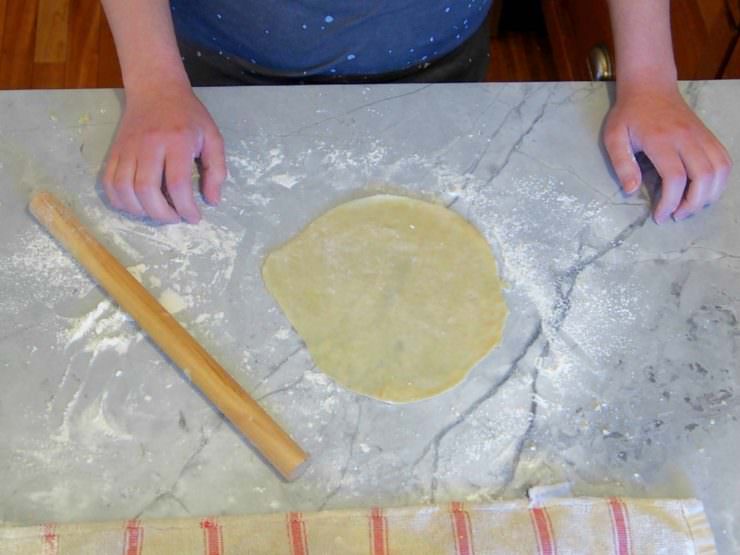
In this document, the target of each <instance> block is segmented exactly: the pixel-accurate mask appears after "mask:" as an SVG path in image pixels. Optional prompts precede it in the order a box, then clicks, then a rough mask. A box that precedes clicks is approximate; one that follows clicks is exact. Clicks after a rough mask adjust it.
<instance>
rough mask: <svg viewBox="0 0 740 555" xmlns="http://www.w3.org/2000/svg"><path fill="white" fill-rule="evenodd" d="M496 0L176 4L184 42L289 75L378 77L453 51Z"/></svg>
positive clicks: (183, 0)
mask: <svg viewBox="0 0 740 555" xmlns="http://www.w3.org/2000/svg"><path fill="white" fill-rule="evenodd" d="M490 5H491V0H462V1H460V0H407V1H405V2H398V0H396V1H391V0H375V1H370V0H356V1H352V2H336V1H331V0H311V1H305V2H295V1H286V0H274V1H270V2H262V1H258V0H209V1H203V0H172V2H171V6H172V14H173V19H174V22H175V29H176V31H177V35H178V37H179V38H180V39H181V40H184V41H187V42H189V43H191V44H195V45H200V46H202V47H203V48H205V49H209V50H211V51H215V52H219V53H220V54H222V55H224V56H229V55H231V56H235V57H239V58H241V59H243V60H249V61H250V62H251V63H253V64H255V65H257V66H259V67H262V68H265V69H266V70H267V72H269V73H273V74H275V73H276V74H282V75H286V76H289V75H348V76H350V75H367V74H369V75H372V74H379V73H386V72H391V71H398V70H404V69H407V68H411V67H414V66H418V65H421V64H424V63H427V62H429V61H432V60H434V59H436V58H439V57H441V56H444V55H445V54H447V53H449V52H451V51H452V50H454V49H455V48H456V47H458V46H459V45H460V44H462V43H463V42H464V41H465V40H466V39H467V38H469V37H470V36H471V35H472V34H473V33H474V32H475V31H476V30H477V29H478V28H479V26H480V25H482V24H483V23H484V20H485V17H486V14H487V12H488V9H489V8H490Z"/></svg>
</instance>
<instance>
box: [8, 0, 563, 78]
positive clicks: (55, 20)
mask: <svg viewBox="0 0 740 555" xmlns="http://www.w3.org/2000/svg"><path fill="white" fill-rule="evenodd" d="M491 58H492V63H491V67H490V69H489V72H488V75H487V78H488V80H489V81H551V80H555V79H557V72H556V70H555V65H554V62H553V58H552V55H551V54H550V52H549V48H548V44H547V38H546V37H545V36H543V33H542V32H541V31H539V32H538V31H518V30H517V31H506V30H502V31H501V32H500V33H499V35H498V36H497V37H494V38H493V39H492V40H491ZM121 84H122V82H121V73H120V68H119V66H118V58H117V56H116V51H115V47H114V44H113V37H112V36H111V33H110V29H109V27H108V24H107V22H106V20H105V16H104V14H103V10H102V8H101V6H100V1H99V0H0V89H58V88H96V87H120V86H121Z"/></svg>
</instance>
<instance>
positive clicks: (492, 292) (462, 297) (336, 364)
mask: <svg viewBox="0 0 740 555" xmlns="http://www.w3.org/2000/svg"><path fill="white" fill-rule="evenodd" d="M262 275H263V278H264V281H265V284H266V285H267V288H268V290H269V291H270V293H271V294H272V295H273V296H274V297H275V299H276V300H277V302H278V303H279V305H280V307H281V308H282V309H283V311H284V312H285V314H286V316H287V317H288V319H289V320H290V322H291V323H292V325H293V327H294V328H295V329H296V331H297V332H298V333H299V334H300V336H301V337H302V338H303V340H304V341H305V343H306V345H307V346H308V350H309V352H310V354H311V356H312V358H313V360H314V362H315V364H316V366H317V367H318V368H319V369H320V370H321V371H323V372H324V373H326V374H328V375H329V376H330V377H332V378H333V379H335V380H336V381H337V382H338V383H339V384H341V385H343V386H344V387H347V388H348V389H351V390H352V391H355V392H357V393H361V394H363V395H368V396H370V397H374V398H377V399H381V400H384V401H392V402H408V401H416V400H420V399H424V398H427V397H431V396H433V395H436V394H438V393H440V392H442V391H444V390H446V389H448V388H450V387H452V386H453V385H455V384H457V383H458V382H460V381H461V380H462V379H463V378H464V377H465V375H466V374H467V373H468V371H469V370H470V369H471V368H472V367H473V366H474V365H475V364H476V363H477V362H478V361H479V360H480V359H481V358H483V356H485V355H486V353H488V352H489V351H490V350H491V348H493V347H494V346H495V345H496V344H498V342H499V341H500V339H501V333H502V329H503V325H504V321H505V319H506V315H507V309H506V304H505V302H504V297H503V294H502V291H501V289H502V283H501V280H500V279H499V277H498V273H497V270H496V261H495V259H494V257H493V254H492V252H491V248H490V246H489V245H488V243H487V242H486V240H485V238H484V237H483V236H482V235H481V234H480V232H479V231H478V230H477V229H476V228H475V227H473V226H472V225H471V224H470V223H468V222H467V221H466V220H465V219H464V218H463V217H462V216H460V215H459V214H457V213H456V212H453V211H452V210H449V209H447V208H444V207H442V206H439V205H436V204H432V203H430V202H425V201H421V200H416V199H412V198H407V197H400V196H394V195H376V196H371V197H366V198H362V199H359V200H354V201H351V202H347V203H345V204H342V205H340V206H338V207H336V208H334V209H332V210H329V211H328V212H326V213H325V214H324V215H322V216H320V217H319V218H317V219H316V220H314V221H313V222H312V223H311V224H309V225H308V227H306V228H305V229H304V230H303V231H302V232H301V233H299V234H298V235H297V236H295V237H294V238H293V239H291V240H290V241H288V242H287V243H286V244H284V245H283V246H281V247H280V248H278V249H277V250H275V251H273V252H271V253H270V254H269V255H268V256H267V258H266V260H265V263H264V265H263V268H262Z"/></svg>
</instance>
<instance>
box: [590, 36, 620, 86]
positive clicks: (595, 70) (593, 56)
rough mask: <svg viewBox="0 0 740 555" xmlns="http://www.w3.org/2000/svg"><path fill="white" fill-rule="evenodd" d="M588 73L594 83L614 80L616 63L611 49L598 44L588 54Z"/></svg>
mask: <svg viewBox="0 0 740 555" xmlns="http://www.w3.org/2000/svg"><path fill="white" fill-rule="evenodd" d="M586 63H587V65H588V73H589V75H590V76H591V79H592V80H594V81H611V80H613V79H614V62H612V57H611V54H609V49H608V48H607V47H606V45H604V44H597V45H596V46H594V47H593V48H592V49H591V52H589V53H588V60H587V61H586Z"/></svg>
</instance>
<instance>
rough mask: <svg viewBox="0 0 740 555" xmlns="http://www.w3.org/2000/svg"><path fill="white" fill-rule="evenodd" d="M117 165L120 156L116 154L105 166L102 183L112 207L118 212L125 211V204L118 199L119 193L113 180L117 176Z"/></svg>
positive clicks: (112, 155)
mask: <svg viewBox="0 0 740 555" xmlns="http://www.w3.org/2000/svg"><path fill="white" fill-rule="evenodd" d="M117 165H118V156H117V155H115V154H111V156H110V158H109V159H108V162H106V164H105V171H104V172H103V178H102V180H101V182H102V184H103V189H104V190H105V194H106V196H107V197H108V201H109V202H110V204H111V206H112V207H113V208H115V209H116V210H123V203H122V202H121V200H120V199H119V198H118V193H116V189H115V188H114V187H113V178H114V176H115V175H116V166H117Z"/></svg>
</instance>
